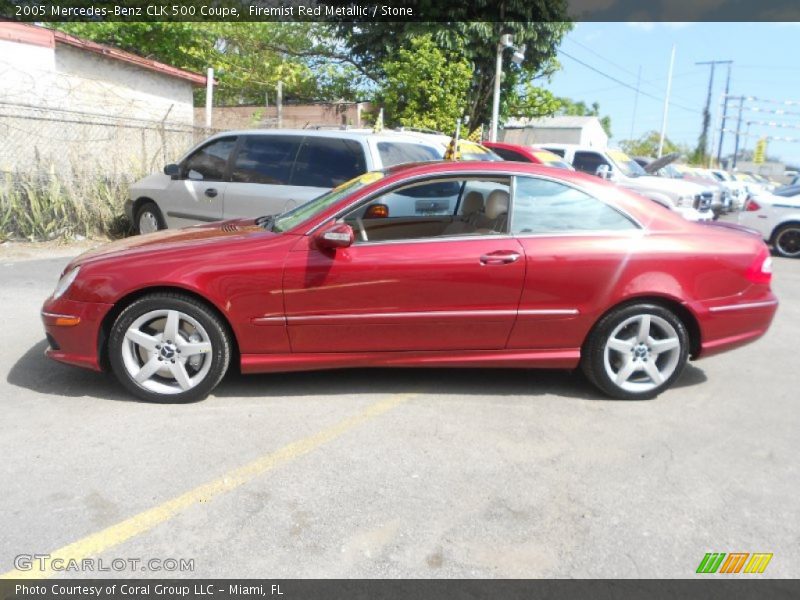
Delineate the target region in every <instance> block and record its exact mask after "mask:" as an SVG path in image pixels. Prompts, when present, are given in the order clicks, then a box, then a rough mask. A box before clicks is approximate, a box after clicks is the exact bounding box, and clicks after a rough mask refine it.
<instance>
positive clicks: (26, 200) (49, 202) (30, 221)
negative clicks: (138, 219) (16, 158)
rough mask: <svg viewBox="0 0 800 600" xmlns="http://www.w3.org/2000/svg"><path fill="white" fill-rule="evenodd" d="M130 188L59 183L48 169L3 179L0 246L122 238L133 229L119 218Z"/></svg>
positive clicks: (121, 183)
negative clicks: (5, 243) (13, 241)
mask: <svg viewBox="0 0 800 600" xmlns="http://www.w3.org/2000/svg"><path fill="white" fill-rule="evenodd" d="M129 184H130V182H129V181H128V180H127V179H126V178H123V177H119V178H113V179H112V178H107V177H98V176H93V177H83V178H78V177H74V178H73V177H70V178H64V177H61V176H59V175H57V174H56V173H55V171H54V170H52V169H51V170H50V171H49V172H46V173H39V174H32V173H6V175H5V177H4V178H3V179H2V180H0V241H5V240H8V239H26V240H30V241H44V240H52V239H57V238H61V239H74V238H75V237H77V236H84V237H94V236H105V237H111V238H117V237H122V236H125V235H127V234H128V233H130V232H131V229H132V228H131V224H130V222H128V219H127V217H126V216H125V212H124V203H125V199H126V198H127V196H128V186H129Z"/></svg>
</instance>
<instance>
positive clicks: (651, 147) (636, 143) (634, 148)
mask: <svg viewBox="0 0 800 600" xmlns="http://www.w3.org/2000/svg"><path fill="white" fill-rule="evenodd" d="M660 139H661V134H660V133H659V132H658V131H655V130H653V131H648V132H647V133H645V134H643V135H642V136H641V137H640V138H639V139H636V140H622V141H620V143H619V147H620V148H622V149H623V150H624V151H625V153H626V154H630V155H631V156H645V157H654V156H657V155H658V143H659V140H660ZM673 152H678V153H679V154H681V155H682V156H684V155H688V154H689V152H690V150H689V149H688V148H686V147H685V146H681V145H679V144H675V143H674V142H672V141H670V139H669V138H667V137H665V138H664V148H663V154H672V153H673Z"/></svg>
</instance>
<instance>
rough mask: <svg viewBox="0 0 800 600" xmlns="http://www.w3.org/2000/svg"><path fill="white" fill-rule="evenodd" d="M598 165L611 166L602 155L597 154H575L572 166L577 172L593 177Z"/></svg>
mask: <svg viewBox="0 0 800 600" xmlns="http://www.w3.org/2000/svg"><path fill="white" fill-rule="evenodd" d="M600 165H607V166H609V167H610V166H611V165H610V164H609V163H608V161H607V160H606V159H605V158H603V156H602V155H600V154H598V153H597V152H576V153H575V158H574V159H573V161H572V166H573V167H575V169H576V170H578V171H583V172H584V173H589V174H590V175H594V174H595V173H596V172H597V167H599V166H600Z"/></svg>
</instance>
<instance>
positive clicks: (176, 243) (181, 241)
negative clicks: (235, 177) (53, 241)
mask: <svg viewBox="0 0 800 600" xmlns="http://www.w3.org/2000/svg"><path fill="white" fill-rule="evenodd" d="M253 234H260V235H263V236H275V235H276V234H274V233H271V232H268V231H265V230H264V229H263V228H262V227H259V226H258V225H256V224H255V221H254V220H253V219H234V220H228V221H219V222H216V223H209V224H203V225H196V226H194V227H185V228H183V229H168V230H164V231H157V232H155V233H148V234H146V235H136V236H132V237H129V238H125V239H122V240H117V241H115V242H110V243H108V244H103V245H102V246H98V247H97V248H94V249H92V250H89V251H88V252H84V253H83V254H81V255H80V256H78V257H77V258H75V260H73V261H72V262H71V263H70V264H69V266H68V267H67V268H68V269H69V268H72V267H75V266H78V265H82V264H85V263H89V262H95V261H97V260H102V259H104V258H109V257H115V258H116V257H120V256H126V255H130V256H133V255H137V254H155V253H159V252H164V251H171V250H179V249H186V248H196V247H199V246H206V245H209V244H214V243H215V242H217V241H221V240H230V239H231V238H237V237H240V238H243V237H248V236H250V235H253Z"/></svg>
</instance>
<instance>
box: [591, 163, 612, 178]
mask: <svg viewBox="0 0 800 600" xmlns="http://www.w3.org/2000/svg"><path fill="white" fill-rule="evenodd" d="M594 174H595V175H597V176H598V177H599V178H600V179H611V167H609V166H608V165H600V166H598V167H597V170H596V171H595V172H594Z"/></svg>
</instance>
